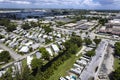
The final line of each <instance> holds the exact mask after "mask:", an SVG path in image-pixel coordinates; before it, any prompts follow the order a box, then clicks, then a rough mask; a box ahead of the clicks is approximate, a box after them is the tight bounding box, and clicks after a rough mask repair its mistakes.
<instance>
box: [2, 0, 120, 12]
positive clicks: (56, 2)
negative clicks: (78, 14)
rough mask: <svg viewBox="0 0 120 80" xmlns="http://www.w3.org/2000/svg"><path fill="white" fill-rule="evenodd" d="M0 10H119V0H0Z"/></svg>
mask: <svg viewBox="0 0 120 80" xmlns="http://www.w3.org/2000/svg"><path fill="white" fill-rule="evenodd" d="M0 8H73V9H110V10H111V9H117V10H119V9H120V0H0Z"/></svg>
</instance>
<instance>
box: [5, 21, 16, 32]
mask: <svg viewBox="0 0 120 80" xmlns="http://www.w3.org/2000/svg"><path fill="white" fill-rule="evenodd" d="M16 27H17V25H16V24H15V23H9V25H8V26H7V27H6V29H7V31H9V32H12V31H14V30H16Z"/></svg>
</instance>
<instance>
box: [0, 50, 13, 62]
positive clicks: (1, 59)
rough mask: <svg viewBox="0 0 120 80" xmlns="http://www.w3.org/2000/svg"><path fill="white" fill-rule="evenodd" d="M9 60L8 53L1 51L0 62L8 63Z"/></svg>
mask: <svg viewBox="0 0 120 80" xmlns="http://www.w3.org/2000/svg"><path fill="white" fill-rule="evenodd" d="M10 59H11V57H10V54H9V52H8V51H2V52H1V53H0V62H8V61H9V60H10Z"/></svg>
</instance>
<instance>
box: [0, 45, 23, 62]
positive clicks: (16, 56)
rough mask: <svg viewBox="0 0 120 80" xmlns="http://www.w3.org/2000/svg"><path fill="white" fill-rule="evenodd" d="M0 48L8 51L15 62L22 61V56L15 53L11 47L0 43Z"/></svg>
mask: <svg viewBox="0 0 120 80" xmlns="http://www.w3.org/2000/svg"><path fill="white" fill-rule="evenodd" d="M0 48H2V49H4V50H6V51H9V53H10V55H11V57H12V58H13V59H14V60H18V59H20V58H21V57H22V56H21V55H19V54H17V53H16V52H15V51H13V50H12V49H10V48H9V47H7V46H5V45H4V44H2V43H0Z"/></svg>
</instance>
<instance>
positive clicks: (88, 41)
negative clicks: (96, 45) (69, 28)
mask: <svg viewBox="0 0 120 80" xmlns="http://www.w3.org/2000/svg"><path fill="white" fill-rule="evenodd" d="M84 41H85V44H86V45H90V44H92V41H91V40H90V39H89V38H85V39H84Z"/></svg>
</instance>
